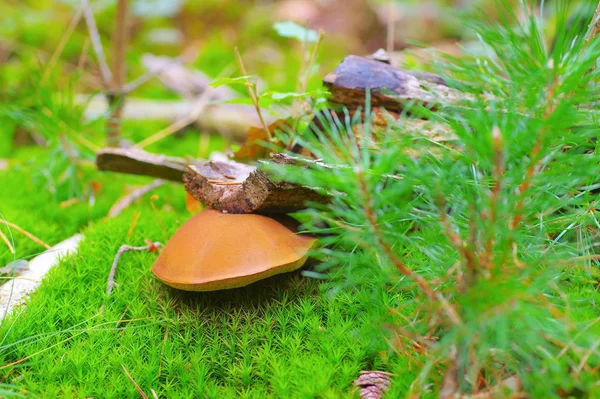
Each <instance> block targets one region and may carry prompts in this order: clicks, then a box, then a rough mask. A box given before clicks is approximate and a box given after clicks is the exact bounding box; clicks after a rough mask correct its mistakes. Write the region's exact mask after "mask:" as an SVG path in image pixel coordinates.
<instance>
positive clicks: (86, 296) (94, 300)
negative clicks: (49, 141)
mask: <svg viewBox="0 0 600 399" xmlns="http://www.w3.org/2000/svg"><path fill="white" fill-rule="evenodd" d="M143 129H144V126H142V127H141V128H139V130H136V129H135V128H133V129H128V133H129V135H130V137H131V139H132V140H134V141H136V140H139V139H140V137H137V136H141V135H142V134H143V133H142V132H143ZM145 129H146V131H147V130H148V126H145ZM138 132H139V133H138ZM221 147H222V141H221V140H219V139H211V145H210V148H209V150H211V151H213V150H218V149H220V148H221ZM197 148H198V140H197V135H194V134H192V135H189V136H187V137H185V138H183V139H174V138H172V139H169V140H166V141H165V142H163V143H162V146H161V148H154V149H153V150H154V151H161V150H162V151H165V152H168V153H170V154H172V155H179V156H197V155H198V154H197ZM201 155H204V156H206V155H207V154H201ZM45 156H47V154H45V153H44V152H43V151H40V150H39V149H33V148H28V149H21V150H18V151H17V152H12V157H11V160H12V161H11V168H10V169H9V170H7V171H4V172H2V173H0V212H1V213H2V215H3V216H4V218H6V220H9V221H12V222H14V223H17V224H18V225H20V226H21V227H23V228H25V229H26V230H28V231H30V232H31V233H33V234H35V235H37V236H38V237H40V238H41V239H42V240H44V241H46V242H48V243H49V244H51V245H53V244H56V243H57V242H59V241H61V240H63V239H65V238H67V237H69V236H70V235H72V234H74V233H75V232H77V231H82V232H83V233H84V235H85V240H84V241H83V242H82V243H81V244H80V248H79V251H78V253H77V254H76V255H74V256H70V257H68V258H66V259H64V260H63V261H62V262H61V264H60V265H59V266H57V267H56V268H55V269H53V270H52V271H51V272H50V274H49V275H48V276H47V278H46V279H45V280H44V282H43V283H42V285H41V286H40V288H39V289H38V290H37V291H36V292H35V293H34V294H33V295H32V297H31V299H30V301H29V303H28V305H27V306H26V307H22V308H20V309H18V310H17V311H16V312H15V313H14V314H13V315H12V316H10V317H8V318H7V319H6V320H4V322H3V323H2V325H1V326H0V337H1V338H2V339H1V341H2V342H1V343H0V367H2V366H1V365H8V364H10V363H13V362H18V361H20V360H22V359H25V358H26V360H24V361H21V362H19V363H18V364H15V365H12V366H8V367H4V368H2V369H0V375H1V376H2V381H3V382H4V383H8V384H12V385H15V386H18V387H19V389H21V390H24V391H26V392H27V395H37V396H39V397H44V398H51V397H81V398H83V397H102V398H124V397H138V395H139V394H138V393H137V391H136V389H135V387H134V385H133V384H132V383H131V382H130V380H129V379H128V378H127V376H126V375H125V373H124V371H123V366H124V367H125V368H126V369H127V371H128V372H129V373H130V374H131V376H132V377H133V378H134V380H135V381H136V382H137V383H138V384H139V385H140V387H141V388H142V389H143V390H144V391H145V392H146V393H147V394H148V395H150V390H151V389H153V390H154V391H155V392H156V393H157V394H158V395H159V397H169V398H197V397H215V398H227V397H232V398H234V397H235V398H237V397H257V398H258V397H260V398H262V397H267V396H271V397H301V398H303V397H307V398H308V397H329V398H338V397H352V396H353V395H355V394H356V392H355V391H354V390H352V381H353V380H354V379H355V378H356V377H357V375H358V374H359V372H360V370H363V369H372V368H375V369H386V370H390V371H392V372H397V374H398V377H397V378H396V381H395V384H394V390H395V391H398V392H405V391H406V389H407V386H408V385H407V384H409V383H410V381H411V380H412V378H414V374H415V371H414V370H413V371H410V370H408V363H407V360H406V359H402V358H398V357H396V356H393V354H391V353H390V352H389V350H388V348H387V346H386V344H385V342H384V341H375V342H373V341H370V340H367V341H365V340H364V339H361V338H362V337H364V336H366V335H367V336H368V335H372V334H366V332H367V331H372V329H373V328H377V327H376V325H377V323H375V322H376V320H377V319H378V318H379V317H380V316H381V315H379V314H378V312H380V311H381V309H383V311H384V312H385V307H379V306H372V305H373V303H372V301H371V300H372V294H371V291H370V290H369V289H368V288H367V287H364V288H363V289H354V290H348V291H345V292H342V293H341V294H337V295H335V296H332V295H330V290H329V288H330V286H329V283H327V282H322V281H320V280H316V279H312V278H307V277H304V276H303V275H302V273H301V272H300V271H298V272H295V273H290V274H287V275H282V276H276V277H274V278H270V279H268V280H266V281H263V282H259V283H256V284H253V285H251V286H248V287H245V288H242V289H236V290H230V291H223V292H214V293H185V292H181V291H177V290H174V289H171V288H169V287H167V286H165V285H164V284H162V283H161V282H160V281H158V280H157V279H156V278H155V277H154V275H153V274H152V272H151V270H150V269H151V265H152V263H153V261H154V259H155V257H156V254H153V253H145V252H141V253H140V252H129V253H126V254H125V255H124V256H123V257H122V259H121V261H120V263H119V269H118V272H117V275H116V281H117V282H118V283H119V286H118V287H116V288H115V290H114V291H113V294H112V295H111V296H110V297H107V295H106V279H107V276H108V271H109V269H110V266H111V264H112V261H113V258H114V256H115V254H116V252H117V250H118V248H119V247H120V246H121V245H122V244H130V245H144V240H145V239H151V240H153V241H162V242H164V241H165V239H166V236H165V232H163V230H162V227H161V222H160V221H162V224H163V225H164V226H165V229H166V235H167V236H170V235H171V234H172V233H173V232H175V231H176V229H177V228H178V227H179V226H180V225H181V224H182V223H183V222H185V220H186V219H187V218H189V217H190V213H189V212H188V211H187V210H186V208H185V197H184V190H183V187H182V186H181V185H178V184H175V183H169V184H168V185H166V186H163V187H162V188H160V189H158V190H156V191H155V192H153V193H152V194H157V195H158V200H156V201H154V205H155V207H156V209H157V213H155V211H154V210H153V208H152V206H151V201H150V199H149V197H150V195H151V194H149V195H147V196H146V197H144V198H142V199H141V200H139V201H138V202H137V203H136V204H135V205H134V206H132V207H131V208H130V209H127V210H126V211H125V212H123V213H122V214H121V215H120V216H118V217H117V218H114V219H105V218H104V215H106V213H107V211H108V209H109V208H110V206H111V205H112V204H113V203H114V201H115V200H116V199H117V198H118V197H120V196H121V195H123V194H124V188H125V187H126V186H134V185H142V184H145V183H147V182H149V181H150V179H148V178H144V177H135V176H134V177H132V176H123V175H117V174H113V173H97V172H93V171H92V176H87V178H88V179H90V180H94V181H97V182H99V183H100V185H101V186H102V190H101V192H100V193H98V195H97V198H96V201H95V204H94V205H93V206H92V205H90V204H89V202H87V201H84V202H81V203H78V204H75V205H72V206H69V207H61V206H60V205H59V202H58V201H57V200H56V198H55V196H53V195H52V194H51V193H49V192H47V191H44V190H40V182H39V181H38V180H36V179H37V176H39V173H38V172H39V170H38V169H37V168H38V167H39V162H32V161H31V159H33V158H37V159H38V161H39V160H40V159H41V158H43V157H45ZM42 164H43V162H42ZM136 212H139V213H140V214H141V217H140V218H139V222H138V223H136V224H134V227H133V229H132V230H131V231H132V233H131V235H129V234H128V233H129V231H130V229H131V228H132V220H133V219H134V213H136ZM159 218H160V221H159ZM3 231H4V232H6V233H8V234H10V232H9V230H8V229H6V228H4V229H3ZM12 233H13V237H14V239H15V241H14V246H15V248H16V250H17V254H16V255H15V256H14V257H13V255H12V254H10V253H9V252H8V250H7V249H6V247H4V246H2V249H1V250H0V258H1V260H2V262H3V263H7V262H9V261H11V260H12V259H14V258H17V259H18V258H29V257H31V256H34V255H35V254H36V253H38V252H40V251H43V248H41V247H39V246H38V245H37V244H35V243H33V242H31V241H30V240H28V239H27V238H25V237H23V236H22V235H20V234H19V233H16V232H14V231H13V232H12ZM235 250H236V249H235V248H232V251H235ZM380 300H382V301H384V302H390V303H391V302H393V301H394V298H393V297H392V296H390V297H389V298H380Z"/></svg>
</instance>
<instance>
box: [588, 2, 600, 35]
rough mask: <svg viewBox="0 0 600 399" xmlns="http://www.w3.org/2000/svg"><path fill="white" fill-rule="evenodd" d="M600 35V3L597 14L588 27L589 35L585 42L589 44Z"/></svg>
mask: <svg viewBox="0 0 600 399" xmlns="http://www.w3.org/2000/svg"><path fill="white" fill-rule="evenodd" d="M598 33H600V3H598V6H597V7H596V12H594V17H593V18H592V20H591V22H590V25H589V27H588V31H587V34H586V35H585V41H586V42H589V41H591V40H593V39H594V38H595V37H596V36H598Z"/></svg>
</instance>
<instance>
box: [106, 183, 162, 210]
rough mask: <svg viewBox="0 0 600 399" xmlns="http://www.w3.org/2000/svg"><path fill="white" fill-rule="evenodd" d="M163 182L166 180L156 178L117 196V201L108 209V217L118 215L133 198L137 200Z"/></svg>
mask: <svg viewBox="0 0 600 399" xmlns="http://www.w3.org/2000/svg"><path fill="white" fill-rule="evenodd" d="M165 183H166V182H165V181H164V180H161V179H156V180H154V181H152V182H151V183H149V184H146V185H145V186H142V187H140V188H138V189H137V190H135V191H133V192H132V193H130V194H127V195H125V196H123V197H121V198H119V199H118V200H117V202H115V204H114V205H113V206H112V207H111V208H110V210H109V211H108V217H109V218H114V217H115V216H118V215H119V214H120V213H121V212H123V210H124V209H126V208H127V207H129V206H130V205H131V204H132V203H133V202H134V201H135V200H137V199H138V198H140V197H143V196H144V195H146V194H147V193H149V192H150V191H152V190H154V189H155V188H157V187H160V186H162V185H163V184H165Z"/></svg>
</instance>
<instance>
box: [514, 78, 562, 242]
mask: <svg viewBox="0 0 600 399" xmlns="http://www.w3.org/2000/svg"><path fill="white" fill-rule="evenodd" d="M555 84H556V81H554V82H552V85H551V86H550V87H549V88H548V90H547V94H546V101H547V102H548V103H547V104H546V109H545V110H544V120H548V118H549V117H550V115H552V113H553V112H554V108H555V105H554V90H555ZM544 136H545V128H544V127H542V129H541V130H540V131H539V132H538V134H537V135H536V139H535V143H534V144H533V148H532V149H531V156H530V159H531V162H530V164H529V166H528V167H527V171H526V172H525V177H524V178H523V181H522V182H521V184H520V185H519V197H518V199H517V204H516V205H515V216H514V217H513V219H512V221H511V222H510V224H509V228H510V230H515V229H516V228H517V227H518V226H519V224H520V223H521V220H522V219H523V214H522V210H523V207H524V206H525V195H526V194H527V192H528V191H529V188H530V187H531V181H532V179H533V178H534V176H535V174H536V173H537V169H538V165H539V163H540V161H541V158H540V157H539V154H540V152H541V151H542V145H543V139H544Z"/></svg>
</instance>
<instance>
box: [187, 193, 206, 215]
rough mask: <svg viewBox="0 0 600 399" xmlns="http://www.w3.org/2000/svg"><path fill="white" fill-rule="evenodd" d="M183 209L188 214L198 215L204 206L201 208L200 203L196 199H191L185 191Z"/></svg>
mask: <svg viewBox="0 0 600 399" xmlns="http://www.w3.org/2000/svg"><path fill="white" fill-rule="evenodd" d="M185 209H187V210H188V212H190V213H198V212H200V211H201V210H202V209H204V206H202V203H201V202H200V201H198V200H197V199H196V198H194V197H192V196H191V195H190V193H188V192H187V191H186V192H185Z"/></svg>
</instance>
